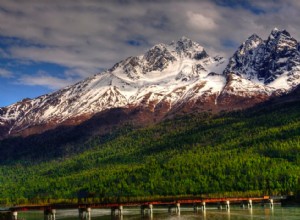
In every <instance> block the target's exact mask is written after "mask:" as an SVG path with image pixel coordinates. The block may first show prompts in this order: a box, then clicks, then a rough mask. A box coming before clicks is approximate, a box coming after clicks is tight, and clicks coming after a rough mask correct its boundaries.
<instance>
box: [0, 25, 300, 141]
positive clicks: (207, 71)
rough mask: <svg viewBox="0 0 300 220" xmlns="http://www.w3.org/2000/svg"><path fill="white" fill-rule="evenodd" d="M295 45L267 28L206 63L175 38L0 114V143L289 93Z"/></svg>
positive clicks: (196, 49) (299, 57) (192, 45)
mask: <svg viewBox="0 0 300 220" xmlns="http://www.w3.org/2000/svg"><path fill="white" fill-rule="evenodd" d="M299 62H300V53H299V48H298V42H297V41H296V40H295V39H294V38H292V37H291V36H290V34H289V33H288V32H287V31H285V30H277V29H274V30H273V31H272V32H271V34H270V36H269V37H268V39H267V40H262V39H261V38H259V37H258V36H257V35H252V36H251V37H250V38H248V39H247V40H246V41H245V42H244V43H243V44H242V45H241V46H240V48H239V49H238V50H237V51H236V52H235V53H234V55H233V56H232V57H231V58H230V59H229V62H228V61H227V60H226V59H224V58H223V57H220V56H215V57H211V56H209V55H208V54H207V52H206V51H205V49H204V48H203V47H202V46H200V45H199V44H198V43H196V42H193V41H192V40H190V39H188V38H186V37H182V38H181V39H179V40H178V41H177V42H172V43H170V44H168V45H166V44H158V45H155V46H154V47H152V48H151V49H150V50H148V51H147V52H146V53H145V54H143V55H140V56H135V57H128V58H127V59H125V60H123V61H121V62H119V63H117V64H115V65H114V66H113V67H112V68H111V69H109V70H107V71H105V72H102V73H99V74H97V75H94V76H93V77H90V78H88V79H86V80H83V81H81V82H79V83H77V84H75V85H72V86H68V87H66V88H64V89H62V90H59V91H57V92H54V93H51V94H46V95H43V96H40V97H38V98H35V99H24V100H22V101H20V102H17V103H15V104H13V105H10V106H7V107H2V108H0V138H2V139H3V138H6V137H10V136H19V135H21V136H28V135H31V134H37V133H42V132H45V131H47V130H49V129H54V128H57V127H59V126H75V125H79V124H81V123H83V122H86V121H88V120H91V119H93V118H97V117H98V116H99V115H100V116H101V117H102V118H108V119H109V118H111V116H110V115H112V112H116V111H120V112H122V114H121V115H122V117H120V118H118V120H117V121H115V122H114V123H112V124H113V125H111V124H110V122H107V123H104V125H105V126H104V125H103V126H102V127H101V126H100V127H101V129H102V130H103V132H105V130H106V128H107V127H109V126H110V125H111V126H117V125H118V124H119V123H125V122H127V121H130V122H133V123H135V124H149V123H152V122H158V121H161V120H163V119H165V118H171V117H173V116H174V115H178V114H186V113H195V112H203V111H209V112H215V113H217V112H220V111H224V110H225V111H232V110H236V109H245V108H248V107H251V106H253V105H255V104H257V103H260V102H263V101H266V100H268V99H270V98H272V97H275V96H280V95H282V94H284V93H288V92H290V91H292V90H293V89H294V88H295V87H296V86H297V85H298V84H299V82H300V79H299V71H298V69H299V68H300V65H299Z"/></svg>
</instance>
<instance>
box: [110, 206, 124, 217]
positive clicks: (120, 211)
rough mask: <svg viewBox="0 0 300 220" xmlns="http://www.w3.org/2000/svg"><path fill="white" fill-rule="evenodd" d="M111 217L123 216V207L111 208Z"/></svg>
mask: <svg viewBox="0 0 300 220" xmlns="http://www.w3.org/2000/svg"><path fill="white" fill-rule="evenodd" d="M111 215H119V216H120V215H123V206H122V205H120V206H115V207H111Z"/></svg>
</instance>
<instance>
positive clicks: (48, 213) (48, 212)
mask: <svg viewBox="0 0 300 220" xmlns="http://www.w3.org/2000/svg"><path fill="white" fill-rule="evenodd" d="M55 214H56V209H51V208H46V209H45V210H44V220H55Z"/></svg>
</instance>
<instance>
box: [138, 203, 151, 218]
mask: <svg viewBox="0 0 300 220" xmlns="http://www.w3.org/2000/svg"><path fill="white" fill-rule="evenodd" d="M146 211H147V213H148V214H150V215H152V213H153V205H152V204H149V205H142V206H141V214H142V215H145V212H146Z"/></svg>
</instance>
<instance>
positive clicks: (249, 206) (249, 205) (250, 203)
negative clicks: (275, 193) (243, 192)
mask: <svg viewBox="0 0 300 220" xmlns="http://www.w3.org/2000/svg"><path fill="white" fill-rule="evenodd" d="M248 209H252V200H251V199H249V200H248Z"/></svg>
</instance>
